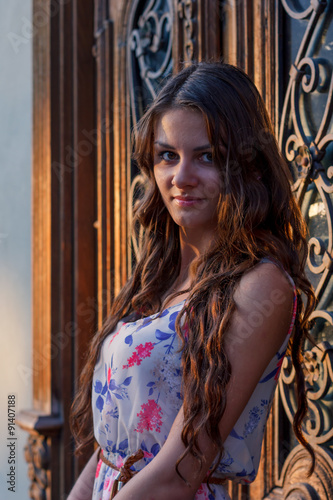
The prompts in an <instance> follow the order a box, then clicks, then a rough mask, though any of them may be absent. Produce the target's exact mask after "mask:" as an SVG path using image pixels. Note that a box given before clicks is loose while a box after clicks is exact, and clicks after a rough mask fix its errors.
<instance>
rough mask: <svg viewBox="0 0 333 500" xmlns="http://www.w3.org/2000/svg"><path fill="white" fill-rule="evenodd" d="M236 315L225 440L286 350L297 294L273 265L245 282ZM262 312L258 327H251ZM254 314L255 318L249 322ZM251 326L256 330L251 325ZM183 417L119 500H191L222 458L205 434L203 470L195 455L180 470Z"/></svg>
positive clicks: (230, 336)
mask: <svg viewBox="0 0 333 500" xmlns="http://www.w3.org/2000/svg"><path fill="white" fill-rule="evenodd" d="M234 299H235V302H236V310H235V313H234V314H233V318H232V322H231V325H230V328H229V330H228V332H227V337H226V349H227V353H228V357H229V360H230V362H231V366H232V375H231V380H230V382H229V385H228V387H227V405H226V410H225V412H224V414H223V417H222V419H221V422H220V424H219V430H220V434H221V437H222V440H223V441H225V439H226V438H227V437H228V435H229V434H230V432H231V430H232V428H233V427H234V425H235V423H236V422H237V420H238V418H239V416H240V415H241V413H242V412H243V410H244V408H245V406H246V404H247V402H248V401H249V399H250V397H251V395H252V393H253V391H254V389H255V388H256V386H257V384H258V382H259V380H260V378H261V375H262V374H263V372H264V371H265V368H266V367H267V366H268V364H269V362H270V361H271V360H272V358H273V357H274V355H275V354H276V352H277V351H278V349H279V348H280V347H281V345H282V343H283V341H284V339H285V337H286V334H287V332H288V329H289V325H290V322H291V317H292V305H293V289H292V286H291V284H290V283H289V281H288V280H287V278H286V276H285V275H284V273H283V272H282V271H281V270H280V269H279V268H277V267H276V266H275V265H274V264H271V263H265V264H259V265H258V266H256V268H254V269H252V270H251V271H249V272H247V273H246V274H245V275H244V276H243V277H242V279H241V281H240V284H239V286H238V288H237V290H236V291H235V296H234ZM253 311H256V312H257V315H256V319H257V321H256V322H255V324H256V325H257V326H255V327H254V326H251V324H252V325H253V323H254V321H252V322H249V319H250V318H251V317H253V318H254V315H253ZM251 314H252V316H250V315H251ZM250 323H251V324H250ZM182 428H183V413H182V410H180V412H179V414H178V416H177V418H176V420H175V422H174V425H173V426H172V429H171V431H170V434H169V436H168V438H167V440H166V442H165V444H164V445H163V447H162V449H161V451H160V452H159V453H158V454H157V456H156V457H155V458H154V459H153V460H152V461H151V462H150V463H149V464H148V465H147V466H146V467H145V468H144V469H143V470H141V471H140V472H139V473H138V474H137V475H136V476H134V477H133V478H132V479H131V480H130V481H129V483H127V484H126V485H125V486H124V487H123V488H122V489H121V491H120V492H119V493H118V494H117V500H134V499H135V500H169V499H170V498H171V499H172V500H178V499H179V500H192V499H193V498H194V497H195V494H196V491H197V490H198V488H199V486H200V484H201V483H202V482H203V480H204V478H205V477H206V475H207V472H208V470H209V467H210V466H211V464H212V462H213V460H214V458H215V457H216V455H217V449H216V447H215V445H214V443H212V442H211V440H210V439H209V438H208V436H207V435H206V434H205V432H201V435H200V436H199V445H200V448H201V451H202V453H203V455H204V458H205V461H204V463H203V466H202V468H201V469H200V468H199V465H198V462H197V461H196V460H195V458H193V457H192V456H191V455H187V456H186V457H185V458H184V460H182V461H181V463H180V465H179V470H180V472H181V474H182V475H183V476H184V477H185V478H186V480H187V481H188V484H186V483H185V482H184V481H183V480H182V479H181V478H180V477H179V475H178V474H177V472H176V470H175V464H176V462H177V460H178V458H179V457H180V455H181V454H182V453H183V451H184V445H183V443H182V440H181V431H182Z"/></svg>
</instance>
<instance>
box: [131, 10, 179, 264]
mask: <svg viewBox="0 0 333 500" xmlns="http://www.w3.org/2000/svg"><path fill="white" fill-rule="evenodd" d="M130 19H131V22H130V23H129V35H128V49H127V59H128V68H129V73H128V74H129V93H130V103H131V106H130V109H131V117H130V118H131V121H132V124H134V125H135V124H136V123H137V121H138V120H139V119H140V117H141V116H142V114H143V113H144V111H145V109H146V107H147V105H149V103H150V102H151V101H152V99H154V98H155V96H156V92H157V89H158V87H159V86H160V85H161V83H162V82H163V80H164V79H165V78H167V77H168V76H170V75H171V73H172V66H173V64H172V53H171V51H172V25H173V6H172V0H148V1H147V0H146V1H145V2H144V1H143V2H139V1H137V2H136V3H135V6H134V7H133V11H132V13H131V16H130ZM131 177H132V181H131V187H130V190H129V208H128V217H129V224H128V227H130V226H131V221H132V212H133V206H134V203H135V199H136V197H137V193H138V192H139V191H142V190H143V189H144V185H143V177H142V176H141V175H138V173H137V170H136V169H135V167H134V166H133V168H132V171H131ZM141 236H142V234H141V233H140V232H136V233H135V236H132V246H133V252H134V255H135V257H137V256H138V253H139V250H140V239H141Z"/></svg>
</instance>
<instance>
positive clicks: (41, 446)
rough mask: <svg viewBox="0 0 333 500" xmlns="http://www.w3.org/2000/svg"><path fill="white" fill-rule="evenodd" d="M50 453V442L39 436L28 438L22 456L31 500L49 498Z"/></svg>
mask: <svg viewBox="0 0 333 500" xmlns="http://www.w3.org/2000/svg"><path fill="white" fill-rule="evenodd" d="M50 452H51V450H50V442H49V440H48V439H47V438H45V437H44V436H41V435H30V436H29V439H28V443H27V444H26V446H25V448H24V456H25V460H26V462H27V463H28V476H29V479H30V481H31V484H30V489H29V497H30V498H32V499H33V500H46V499H48V498H50V496H51V495H50V493H51V492H50V490H51V473H50V465H51V461H50Z"/></svg>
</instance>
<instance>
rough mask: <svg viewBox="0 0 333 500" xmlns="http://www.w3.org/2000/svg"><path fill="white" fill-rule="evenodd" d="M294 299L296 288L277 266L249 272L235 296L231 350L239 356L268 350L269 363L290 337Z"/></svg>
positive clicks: (255, 268)
mask: <svg viewBox="0 0 333 500" xmlns="http://www.w3.org/2000/svg"><path fill="white" fill-rule="evenodd" d="M293 297H294V290H293V286H292V284H291V282H290V281H289V279H288V277H287V276H286V274H285V272H284V271H283V270H282V269H280V268H279V267H278V266H277V265H275V264H273V263H270V262H265V263H260V264H258V265H257V266H255V267H253V268H252V269H250V270H249V271H248V272H246V273H245V274H244V275H243V276H242V278H241V280H240V283H239V285H238V286H237V288H236V290H235V293H234V301H235V305H236V308H235V311H234V314H233V317H232V320H231V324H230V328H229V331H228V334H227V338H226V340H227V342H226V346H227V349H228V344H229V349H231V351H232V350H235V349H236V350H237V353H238V355H239V354H240V352H241V351H242V350H244V353H246V352H249V351H252V350H256V349H259V350H260V351H261V352H263V350H265V351H266V353H267V356H265V358H266V361H269V359H271V358H272V357H273V356H274V354H275V353H276V352H277V350H278V349H279V347H280V346H281V345H282V343H283V341H284V339H285V338H286V335H287V333H288V330H289V327H290V323H291V319H292V313H293ZM229 349H228V350H229ZM231 351H230V354H232V352H231Z"/></svg>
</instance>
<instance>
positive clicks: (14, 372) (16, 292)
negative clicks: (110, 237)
mask: <svg viewBox="0 0 333 500" xmlns="http://www.w3.org/2000/svg"><path fill="white" fill-rule="evenodd" d="M31 4H32V1H31V0H11V1H10V2H9V1H8V0H0V40H1V42H0V67H1V70H0V335H1V337H0V338H1V342H0V377H1V378H0V380H1V383H0V498H1V499H4V500H7V499H13V500H16V499H20V500H26V499H28V498H29V493H28V488H29V480H28V477H27V464H26V463H25V460H24V456H23V447H24V445H25V443H26V440H27V434H26V433H24V432H22V431H20V430H19V428H18V426H15V427H14V430H13V428H12V425H13V420H12V419H11V417H12V415H13V410H15V413H17V412H18V411H19V410H21V409H28V408H31V406H32V379H31V365H32V363H31V357H32V352H31V351H32V333H31V135H32V129H31V110H32V22H31V9H32V5H31ZM12 395H14V396H15V399H14V398H12V397H11V396H12ZM8 396H10V397H9V399H8ZM8 401H9V403H11V405H10V406H9V413H8ZM13 404H14V405H15V406H13ZM11 433H14V434H13V435H10V434H11ZM14 438H16V439H14ZM8 462H9V463H8ZM11 467H14V470H13V468H12V469H11ZM13 472H14V474H13ZM10 473H11V476H8V474H10ZM13 478H14V480H13ZM10 479H12V481H11V482H9V483H7V480H9V481H10ZM8 488H12V489H11V490H8Z"/></svg>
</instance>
